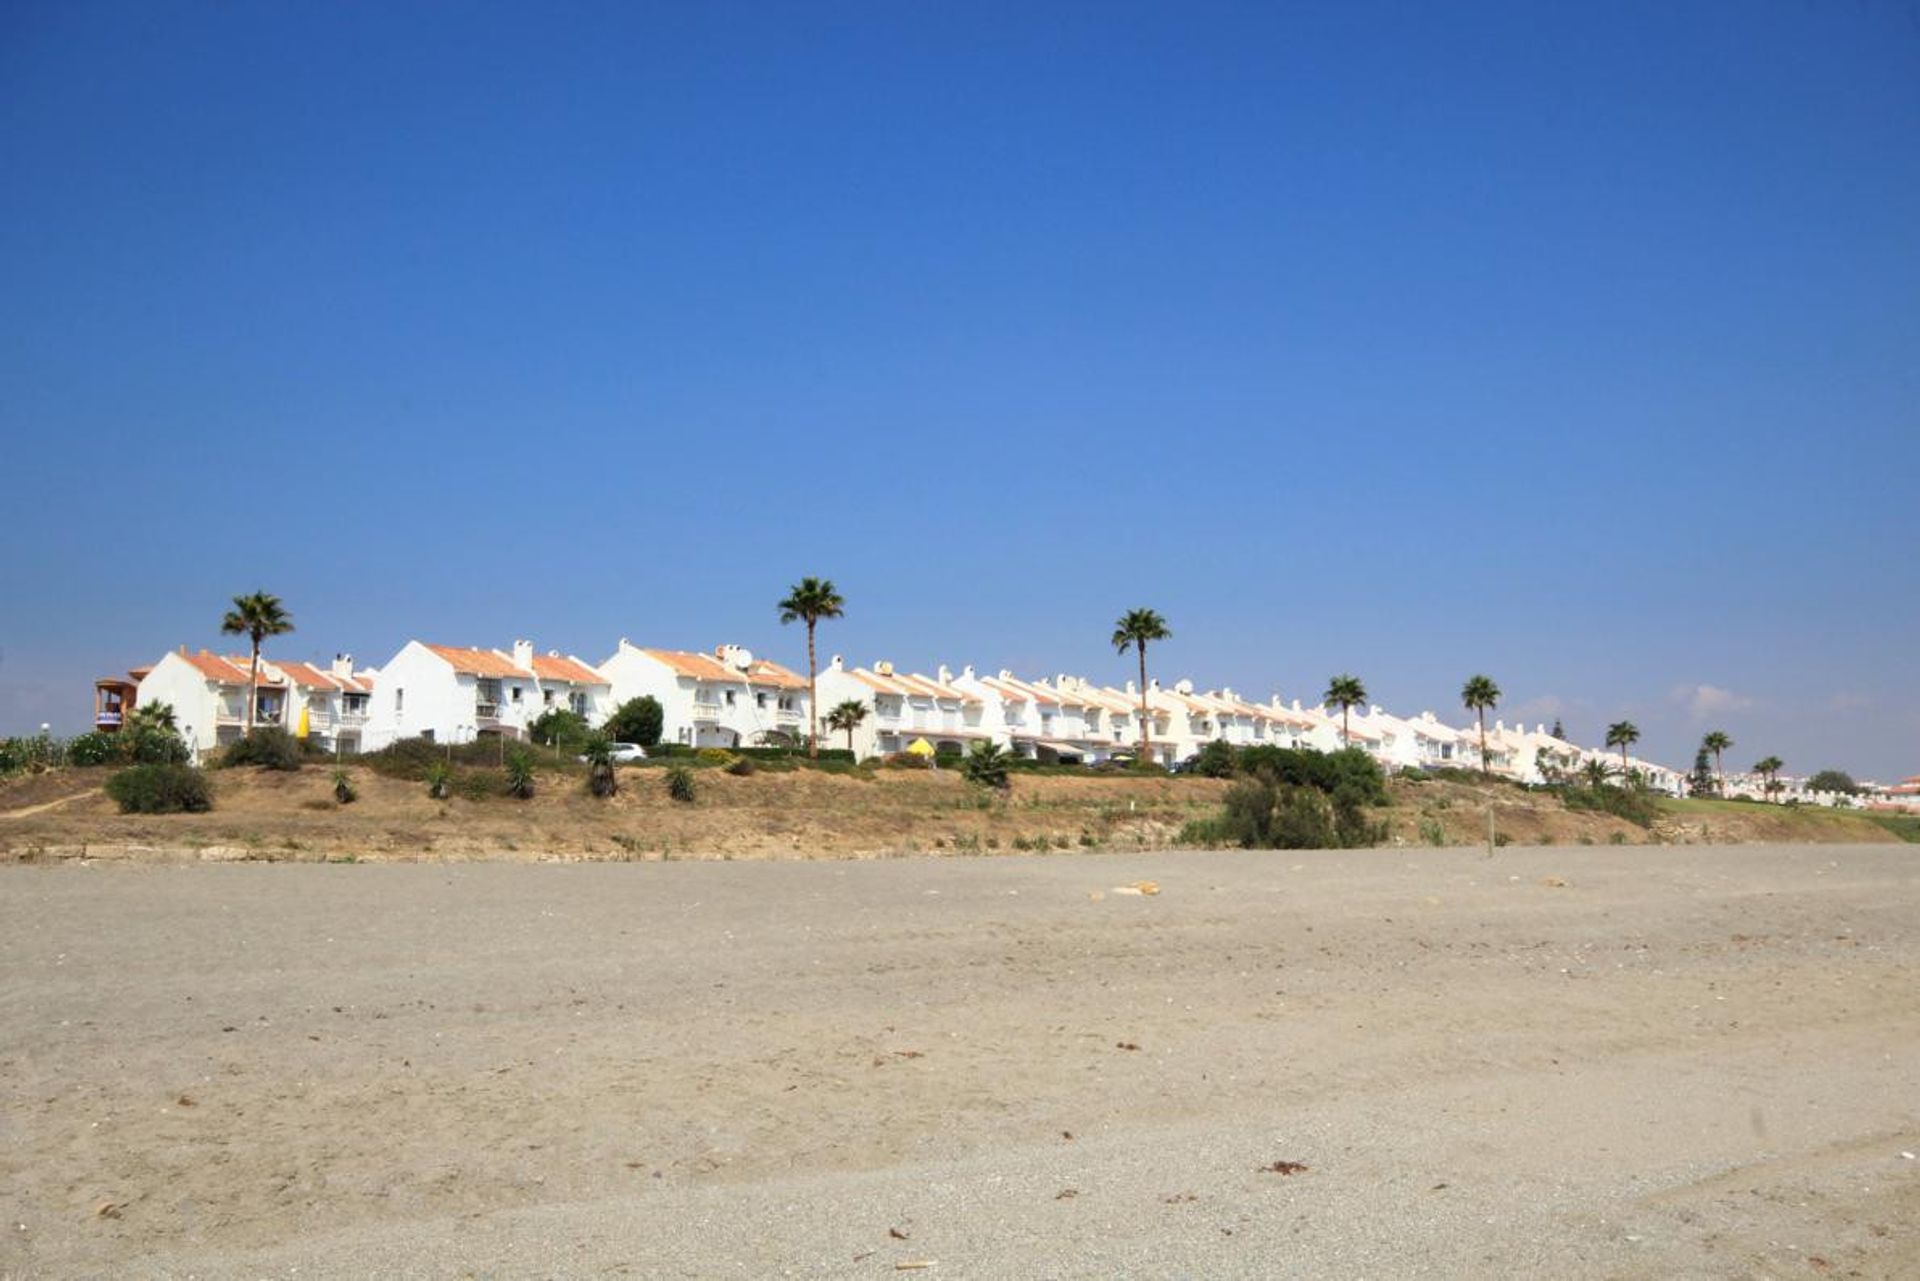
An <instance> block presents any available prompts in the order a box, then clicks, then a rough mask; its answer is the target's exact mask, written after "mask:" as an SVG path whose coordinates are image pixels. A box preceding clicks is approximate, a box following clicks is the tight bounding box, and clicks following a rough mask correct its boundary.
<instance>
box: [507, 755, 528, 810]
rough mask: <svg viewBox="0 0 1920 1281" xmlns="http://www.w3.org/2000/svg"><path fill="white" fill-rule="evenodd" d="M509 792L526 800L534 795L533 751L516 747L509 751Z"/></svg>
mask: <svg viewBox="0 0 1920 1281" xmlns="http://www.w3.org/2000/svg"><path fill="white" fill-rule="evenodd" d="M506 771H507V794H508V795H509V796H517V797H519V798H520V799H521V800H523V801H524V800H526V799H527V798H528V797H530V796H532V795H533V753H531V752H529V751H528V750H527V749H526V748H524V747H516V748H514V749H513V750H512V751H511V752H508V753H507V765H506Z"/></svg>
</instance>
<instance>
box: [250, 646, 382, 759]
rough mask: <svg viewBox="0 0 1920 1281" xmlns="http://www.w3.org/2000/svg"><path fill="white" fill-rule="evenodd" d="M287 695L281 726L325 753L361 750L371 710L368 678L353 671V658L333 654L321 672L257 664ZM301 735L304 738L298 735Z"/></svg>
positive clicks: (306, 667) (278, 662) (279, 663)
mask: <svg viewBox="0 0 1920 1281" xmlns="http://www.w3.org/2000/svg"><path fill="white" fill-rule="evenodd" d="M260 665H261V667H262V668H263V669H265V668H269V667H270V668H271V669H272V670H273V673H274V675H275V676H277V677H278V678H279V679H280V680H281V681H282V682H283V683H284V685H285V687H286V690H287V712H286V722H285V724H286V726H287V728H288V729H289V730H291V731H292V732H293V733H295V734H299V735H301V736H302V737H304V738H306V739H307V740H309V741H310V742H312V743H314V744H315V745H316V746H318V747H320V748H321V749H322V750H324V751H328V752H335V753H338V754H341V755H349V756H350V755H352V754H354V753H355V752H358V751H359V750H360V744H361V742H362V739H363V736H364V735H365V733H366V728H367V717H368V714H369V712H370V711H371V710H372V704H373V674H372V673H371V672H358V673H356V672H355V671H354V670H353V655H351V654H336V655H335V656H334V659H333V663H332V664H331V665H330V666H329V667H327V668H326V669H324V670H322V669H321V668H318V667H315V666H313V665H312V664H311V663H294V662H287V661H284V660H281V659H275V660H273V661H272V662H271V663H269V662H268V661H267V660H265V659H262V660H261V664H260ZM303 731H304V733H303Z"/></svg>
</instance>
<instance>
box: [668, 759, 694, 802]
mask: <svg viewBox="0 0 1920 1281" xmlns="http://www.w3.org/2000/svg"><path fill="white" fill-rule="evenodd" d="M695 791H696V789H695V787H694V782H693V771H692V770H690V769H688V768H687V767H686V766H684V765H669V766H668V767H667V795H668V796H671V797H672V798H673V799H674V800H676V801H681V802H684V803H685V804H688V805H691V804H692V803H693V798H694V794H695Z"/></svg>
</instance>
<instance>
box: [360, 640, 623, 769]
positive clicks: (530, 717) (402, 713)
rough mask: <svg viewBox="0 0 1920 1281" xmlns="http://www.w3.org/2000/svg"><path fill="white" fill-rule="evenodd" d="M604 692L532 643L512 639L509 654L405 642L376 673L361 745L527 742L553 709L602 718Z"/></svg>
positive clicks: (570, 663)
mask: <svg viewBox="0 0 1920 1281" xmlns="http://www.w3.org/2000/svg"><path fill="white" fill-rule="evenodd" d="M542 670H544V671H545V672H546V673H547V675H546V676H545V677H544V678H543V677H542V675H541V671H542ZM608 692H609V685H608V683H607V680H606V678H605V677H604V676H602V675H601V674H600V673H599V672H596V671H595V670H594V669H593V668H592V667H591V666H589V665H588V664H586V663H584V662H582V661H580V660H579V659H577V658H567V657H563V656H562V655H560V654H558V653H548V654H544V655H536V654H535V653H534V651H533V644H532V642H530V641H524V640H521V641H515V642H514V643H513V649H512V651H511V652H506V651H502V650H497V649H473V648H466V647H462V646H457V645H429V644H425V643H423V642H421V641H417V640H416V641H408V642H407V643H406V644H405V645H404V646H402V647H401V649H400V652H399V653H397V654H395V655H394V656H393V658H392V659H391V660H390V661H388V662H387V664H386V665H385V666H383V667H381V668H380V669H379V675H378V679H377V680H375V682H374V688H373V697H372V700H371V705H370V709H369V715H368V723H367V725H366V729H365V738H364V742H365V744H366V747H367V749H368V750H370V751H371V750H376V749H378V748H382V747H385V746H387V745H388V744H389V743H393V742H395V741H397V740H399V739H403V738H428V739H431V740H433V741H435V742H440V743H469V742H472V741H473V740H474V739H476V738H479V737H481V736H482V735H495V734H498V735H502V736H504V737H507V738H525V737H526V736H527V731H528V729H529V728H531V726H532V725H533V722H534V721H536V720H538V719H539V718H540V717H541V715H542V714H543V713H545V712H547V711H549V710H551V709H553V708H556V707H569V708H571V709H573V710H575V711H578V712H579V713H580V715H582V716H584V717H586V718H587V720H588V721H589V722H593V721H596V720H604V719H605V718H606V714H607V711H608V710H609V707H608V702H607V700H608Z"/></svg>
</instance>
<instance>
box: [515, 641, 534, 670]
mask: <svg viewBox="0 0 1920 1281" xmlns="http://www.w3.org/2000/svg"><path fill="white" fill-rule="evenodd" d="M513 665H514V666H515V667H519V668H523V669H525V670H527V671H531V670H533V642H532V641H529V640H517V641H515V642H514V643H513Z"/></svg>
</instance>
